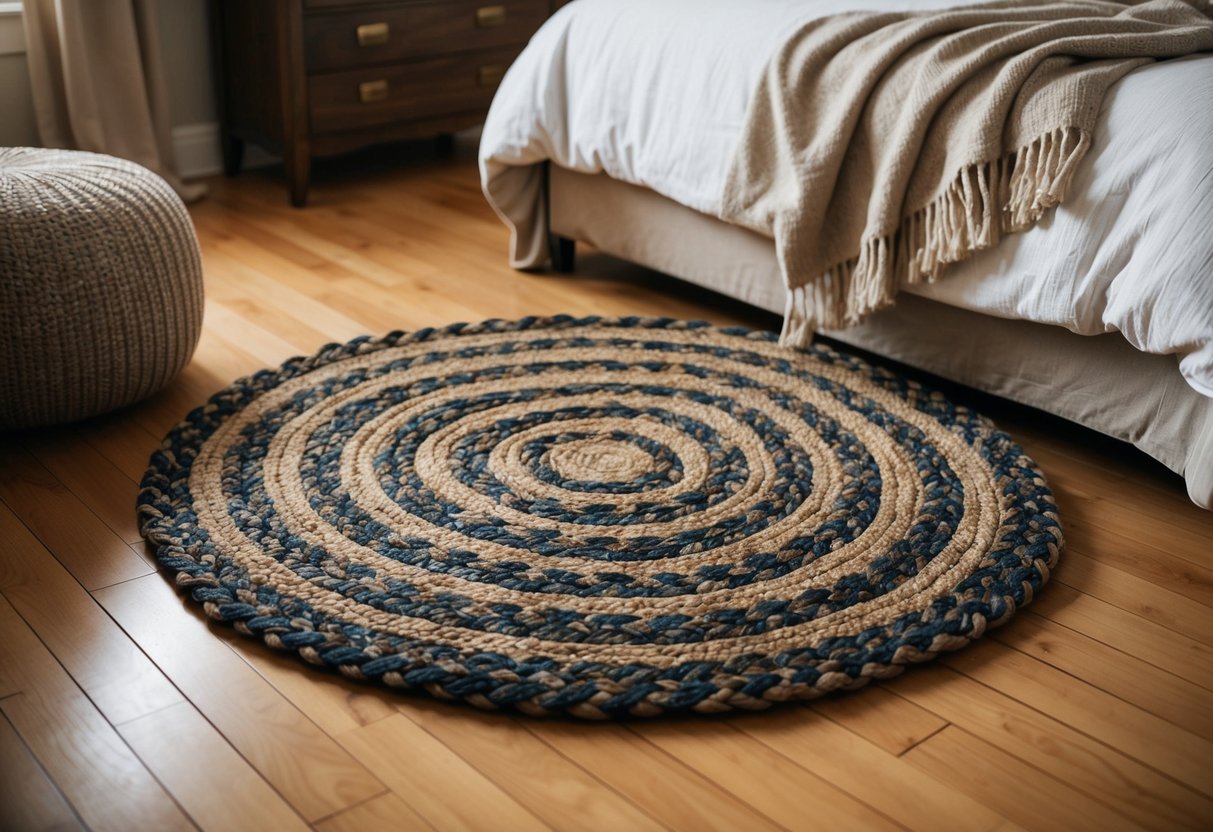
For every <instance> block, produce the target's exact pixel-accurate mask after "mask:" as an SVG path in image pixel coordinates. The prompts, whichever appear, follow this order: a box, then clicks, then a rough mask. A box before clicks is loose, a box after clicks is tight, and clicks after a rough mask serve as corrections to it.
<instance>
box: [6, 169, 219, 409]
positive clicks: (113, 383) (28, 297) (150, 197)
mask: <svg viewBox="0 0 1213 832" xmlns="http://www.w3.org/2000/svg"><path fill="white" fill-rule="evenodd" d="M201 329H202V266H201V261H200V258H199V256H198V241H197V238H196V237H195V236H194V229H193V226H192V225H191V223H190V219H189V215H188V214H187V213H186V211H185V206H184V205H182V203H181V200H180V199H179V198H178V197H177V195H176V194H175V193H174V192H173V190H172V188H170V187H169V186H168V184H167V183H166V182H165V181H164V180H163V179H161V178H160V177H159V176H156V175H155V174H154V173H152V172H151V171H149V170H147V169H145V168H142V167H140V166H138V165H135V164H132V163H130V162H126V161H123V160H121V159H114V158H112V157H109V156H102V155H99V154H95V153H82V152H75V151H66V150H42V149H36V148H3V149H0V428H14V427H29V426H34V425H48V424H54V423H58V422H67V421H72V420H74V419H81V418H84V417H86V416H92V415H95V414H98V413H102V412H105V411H107V410H112V409H114V408H117V407H121V406H123V405H126V404H130V403H131V402H135V401H138V400H139V399H142V398H144V397H146V396H148V395H150V394H152V393H153V392H155V391H156V390H158V389H159V388H161V387H163V386H164V385H165V384H167V383H168V382H169V381H170V380H171V379H172V378H173V377H174V376H176V375H177V373H178V372H180V370H181V368H182V367H184V366H185V364H186V362H187V361H189V358H190V356H191V354H192V353H193V351H194V347H195V345H196V344H197V342H198V336H199V334H200V333H201Z"/></svg>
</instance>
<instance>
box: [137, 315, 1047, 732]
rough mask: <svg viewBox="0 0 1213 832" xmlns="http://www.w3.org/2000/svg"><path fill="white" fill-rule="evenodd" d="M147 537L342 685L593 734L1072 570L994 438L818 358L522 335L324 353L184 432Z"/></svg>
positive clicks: (735, 690) (960, 637)
mask: <svg viewBox="0 0 1213 832" xmlns="http://www.w3.org/2000/svg"><path fill="white" fill-rule="evenodd" d="M139 512H140V517H141V522H142V529H143V533H144V535H145V536H146V537H147V539H148V540H149V541H150V542H151V543H152V544H153V546H154V547H155V548H156V550H157V552H158V554H159V557H160V559H161V561H162V563H163V564H164V565H165V566H167V567H168V568H170V569H172V570H174V571H176V573H177V582H178V584H179V585H181V586H183V587H188V588H189V589H190V590H191V591H192V594H193V597H194V598H195V599H196V600H197V601H199V602H201V603H202V604H203V605H204V607H205V609H206V611H207V613H208V614H209V615H210V616H212V617H213V618H217V619H220V620H224V621H230V622H232V623H234V624H235V626H236V627H237V628H238V629H239V630H241V631H242V632H245V633H248V634H252V635H256V636H259V637H261V638H263V639H265V641H266V642H268V643H269V644H271V645H273V646H274V647H279V648H285V649H289V650H296V651H298V652H299V653H300V654H301V655H302V656H303V657H304V658H305V659H307V660H308V661H310V662H313V663H315V664H319V665H324V666H327V667H331V668H336V669H338V670H340V671H341V672H342V673H344V674H345V675H347V676H351V677H354V678H358V679H373V680H381V681H382V682H385V683H387V684H389V685H393V686H397V687H404V688H419V689H424V690H427V691H429V692H430V693H432V694H434V695H437V696H440V697H444V698H453V699H462V700H465V701H467V702H470V703H472V704H474V705H478V706H481V707H489V708H497V707H512V708H517V709H519V710H522V711H525V712H527V713H535V714H544V713H553V712H568V713H571V714H574V715H576V716H582V717H594V718H601V717H607V716H615V715H645V716H648V715H654V714H659V713H666V712H672V711H678V710H688V709H689V710H695V711H701V712H714V711H724V710H728V709H731V708H745V709H758V708H763V707H766V706H767V705H769V704H771V703H773V702H779V701H784V700H789V699H802V698H811V697H815V696H818V695H821V694H823V693H826V692H828V691H831V690H835V689H839V688H855V687H859V686H861V685H863V684H865V683H866V682H867V681H868V680H869V679H872V678H885V677H889V676H893V675H895V674H897V673H899V672H900V671H901V669H902V668H903V667H904V666H905V665H906V664H909V663H913V662H919V661H923V660H926V659H929V658H931V657H932V656H934V655H935V654H936V653H939V652H940V651H943V650H953V649H956V648H959V647H962V646H964V645H965V644H967V643H968V642H969V641H970V640H972V639H975V638H977V637H979V636H980V635H981V634H982V633H983V632H985V630H986V628H988V627H990V626H994V625H997V624H1001V623H1002V622H1004V621H1006V620H1007V619H1008V618H1009V617H1010V616H1011V614H1012V613H1013V612H1014V611H1015V609H1016V608H1017V607H1019V606H1020V605H1022V604H1025V603H1028V602H1030V601H1031V600H1032V597H1033V595H1034V593H1035V592H1036V591H1037V590H1038V589H1040V587H1041V585H1042V584H1044V582H1045V581H1046V580H1047V579H1048V576H1049V570H1050V569H1051V568H1052V567H1053V566H1054V564H1055V563H1056V561H1057V557H1058V553H1059V550H1060V548H1061V545H1062V544H1061V539H1062V538H1061V530H1060V528H1059V526H1058V520H1057V514H1056V509H1055V506H1054V502H1053V498H1052V495H1051V494H1050V493H1049V490H1048V487H1047V486H1046V485H1045V482H1044V478H1043V476H1042V475H1041V473H1040V471H1039V470H1038V469H1037V468H1036V465H1035V464H1034V463H1033V462H1032V460H1031V459H1029V458H1028V457H1027V456H1025V455H1024V452H1023V451H1022V450H1021V449H1020V448H1019V447H1018V446H1017V445H1016V444H1015V443H1014V442H1013V441H1012V440H1011V438H1010V437H1008V436H1007V435H1006V434H1005V433H1002V432H1000V431H998V430H997V429H996V428H995V427H994V426H993V425H992V424H991V423H990V422H989V421H987V420H986V419H985V418H983V417H981V416H980V415H978V414H976V413H973V412H972V411H969V410H967V409H965V408H963V407H959V406H956V405H954V404H952V403H951V402H949V401H948V400H947V399H946V398H945V397H944V396H942V395H941V394H939V393H936V392H932V391H930V390H927V389H925V388H923V387H922V386H920V385H919V384H917V383H915V382H913V381H910V380H907V379H905V378H903V377H901V376H899V375H897V374H895V373H892V372H889V371H887V370H883V369H880V368H877V367H871V366H869V365H867V364H865V363H863V362H861V361H859V360H858V359H856V358H853V357H850V356H847V355H843V354H840V353H837V352H834V351H832V350H829V349H827V348H825V347H821V346H814V347H812V348H809V349H807V350H793V349H788V348H784V347H780V346H778V345H777V343H776V342H775V336H774V335H771V334H769V333H765V332H753V331H749V330H743V329H738V328H730V329H722V328H717V327H713V326H710V325H708V324H705V323H702V322H684V321H673V320H667V319H651V318H623V319H612V320H607V319H600V318H582V319H574V318H570V317H566V316H559V317H554V318H545V319H537V318H528V319H525V320H521V321H515V322H503V321H487V322H484V323H481V324H475V325H468V324H456V325H453V326H450V327H447V328H445V329H426V330H421V331H418V332H413V333H408V334H406V333H392V334H390V335H388V336H386V337H384V338H382V339H378V340H370V339H358V340H355V341H352V342H350V343H349V344H345V345H331V346H329V347H326V348H325V349H323V350H321V351H320V352H319V353H318V354H317V355H315V356H313V357H311V358H300V359H293V360H291V361H289V362H287V363H286V364H285V365H284V366H283V367H282V368H281V369H279V370H276V371H263V372H260V373H258V374H256V375H254V376H252V377H250V378H246V379H243V380H241V381H238V382H236V383H235V384H233V385H232V386H230V387H228V388H227V389H225V390H223V391H221V392H220V393H218V394H217V395H215V396H214V397H212V399H211V400H210V401H209V402H208V403H207V404H206V405H205V406H203V407H200V408H198V409H197V410H195V411H194V412H193V413H191V414H190V415H189V417H188V418H187V419H186V421H185V422H183V423H182V424H181V425H179V426H178V427H177V428H175V429H174V430H173V431H172V432H171V433H170V434H169V436H168V438H167V439H166V440H165V442H164V444H163V446H162V447H161V449H160V450H159V451H158V452H157V453H156V454H155V456H154V457H153V458H152V461H151V468H150V469H149V471H148V473H147V475H146V477H145V479H144V481H143V489H142V492H141V494H140V498H139Z"/></svg>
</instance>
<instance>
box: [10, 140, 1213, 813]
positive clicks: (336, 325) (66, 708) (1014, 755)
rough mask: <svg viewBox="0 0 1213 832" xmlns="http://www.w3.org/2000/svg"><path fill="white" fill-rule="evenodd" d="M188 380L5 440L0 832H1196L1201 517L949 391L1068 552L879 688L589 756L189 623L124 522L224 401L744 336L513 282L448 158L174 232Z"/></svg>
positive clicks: (702, 312)
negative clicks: (174, 440)
mask: <svg viewBox="0 0 1213 832" xmlns="http://www.w3.org/2000/svg"><path fill="white" fill-rule="evenodd" d="M192 214H193V217H194V220H195V223H196V224H197V228H198V234H199V237H200V239H201V243H202V250H203V257H204V262H205V269H206V289H207V306H206V315H207V317H206V327H205V332H204V334H203V338H202V342H201V344H200V345H199V347H198V351H197V354H196V356H195V358H194V361H193V363H192V364H191V365H190V366H189V367H188V368H187V369H186V371H185V372H184V373H183V374H182V376H181V377H180V379H179V380H177V381H176V382H175V383H174V384H173V385H171V386H170V387H169V388H168V389H166V390H164V391H163V392H161V393H160V394H158V395H157V396H155V397H154V398H152V399H151V400H149V401H147V402H144V403H142V404H140V405H137V406H135V407H132V408H129V409H127V410H125V411H123V412H120V413H116V414H113V415H110V416H106V417H103V418H100V419H95V420H92V421H90V422H87V423H84V424H79V425H74V426H70V427H65V428H61V429H55V430H47V431H31V432H26V433H18V434H11V435H8V436H5V437H3V438H0V765H2V766H3V774H2V776H0V828H2V829H61V828H62V829H77V828H82V827H83V828H92V829H118V830H141V829H149V830H161V829H175V828H191V827H196V828H201V829H214V830H231V829H250V830H279V829H297V828H307V827H311V828H315V829H320V830H324V832H339V830H357V832H369V830H376V829H435V830H447V829H493V830H512V829H611V830H614V829H627V830H632V829H671V830H677V829H693V830H701V829H714V828H721V829H724V828H728V829H746V830H751V829H772V830H774V829H787V830H799V829H825V828H839V829H897V828H909V829H923V830H944V829H956V830H995V829H1013V828H1024V829H1042V830H1049V829H1058V830H1079V829H1093V830H1095V829H1097V830H1116V829H1136V828H1144V829H1158V830H1173V829H1205V830H1207V829H1211V828H1213V662H1211V661H1210V657H1211V655H1213V514H1210V513H1208V512H1204V511H1201V510H1199V509H1197V508H1195V507H1193V506H1192V505H1191V504H1189V502H1188V501H1187V498H1186V497H1185V495H1184V492H1183V488H1182V484H1181V483H1180V481H1179V479H1178V478H1177V477H1175V476H1173V475H1171V474H1169V473H1168V472H1166V471H1164V470H1162V469H1161V468H1160V467H1159V466H1157V465H1154V464H1152V463H1150V462H1148V461H1146V460H1143V459H1142V458H1141V457H1140V455H1138V454H1136V453H1135V452H1133V451H1132V450H1131V449H1129V448H1127V447H1126V446H1122V445H1119V444H1117V443H1114V442H1111V441H1109V440H1105V439H1101V438H1099V437H1096V436H1094V435H1093V434H1090V433H1088V432H1085V431H1083V430H1081V429H1077V428H1074V427H1072V426H1067V425H1064V424H1062V423H1060V422H1059V421H1057V420H1053V419H1049V418H1045V417H1043V416H1040V415H1039V414H1035V413H1033V412H1031V411H1027V410H1026V409H1024V408H1019V407H1015V406H1012V405H1009V404H1006V403H999V402H997V401H993V400H991V399H989V398H988V397H983V396H979V395H977V394H975V393H973V392H972V391H966V390H963V389H956V388H950V392H951V393H952V394H953V395H954V396H956V397H959V398H961V399H963V400H965V401H967V402H969V403H976V404H977V405H978V406H980V407H982V408H984V409H985V410H986V411H987V412H989V413H990V414H991V415H993V416H994V417H995V418H996V419H998V420H999V421H1000V422H1001V424H1002V425H1003V426H1004V427H1006V428H1007V429H1009V430H1011V431H1012V432H1013V433H1014V434H1015V435H1016V436H1017V437H1019V438H1020V440H1021V441H1022V443H1023V444H1024V445H1025V446H1026V448H1027V449H1028V451H1029V452H1030V453H1031V454H1033V455H1034V456H1035V457H1036V459H1037V460H1038V461H1039V462H1040V463H1041V464H1042V465H1043V466H1044V467H1045V469H1046V471H1047V472H1048V474H1049V476H1050V479H1051V482H1052V484H1053V486H1054V489H1055V491H1056V493H1057V495H1058V502H1059V505H1060V508H1061V511H1062V517H1063V521H1064V523H1065V526H1066V533H1067V538H1068V550H1067V553H1066V555H1065V556H1064V558H1063V561H1062V563H1061V565H1060V566H1059V567H1058V569H1057V570H1056V573H1055V575H1054V582H1053V583H1052V584H1051V585H1050V586H1049V587H1048V588H1047V589H1046V591H1045V592H1044V593H1043V594H1042V595H1041V597H1040V598H1039V599H1038V601H1037V603H1035V604H1034V605H1033V606H1032V607H1031V608H1030V609H1029V610H1027V611H1025V612H1024V613H1023V614H1021V615H1019V616H1017V617H1016V619H1015V620H1014V621H1013V622H1012V623H1011V624H1010V625H1009V626H1007V627H1005V628H1003V629H1001V630H998V631H996V632H994V633H993V634H992V635H991V637H989V638H987V639H984V640H983V641H982V642H979V643H978V644H976V645H974V646H973V647H971V648H969V649H967V650H965V651H963V652H961V653H958V654H954V655H952V656H949V657H947V658H946V659H944V660H942V661H940V662H937V663H935V664H933V665H930V666H926V667H921V668H915V669H913V670H912V671H911V672H908V673H906V674H905V675H904V676H902V677H901V678H899V679H896V680H893V681H891V682H889V683H887V684H881V685H873V686H871V687H870V688H868V689H866V690H864V691H861V692H859V693H856V694H852V695H846V696H840V697H837V698H834V699H830V700H827V701H823V702H819V703H816V704H813V705H810V706H791V707H785V708H782V709H777V710H776V711H774V712H769V713H766V714H756V715H747V716H741V717H733V718H727V719H702V718H700V719H672V720H665V721H658V722H637V723H628V724H610V725H592V724H580V723H569V722H564V721H555V720H553V721H535V720H531V719H526V718H521V717H516V716H512V715H491V714H483V713H479V712H476V711H473V710H471V709H468V708H463V707H458V706H452V705H446V704H440V703H437V702H433V701H429V700H426V699H423V698H419V697H411V696H404V695H399V694H396V693H392V692H388V691H382V690H379V689H377V688H373V687H367V686H360V685H357V684H353V683H349V682H346V681H343V680H342V679H341V678H339V677H336V676H333V675H326V674H324V673H322V672H318V671H316V670H314V669H310V668H307V667H305V666H303V665H302V664H300V663H299V662H297V661H296V660H295V659H293V658H291V657H284V656H281V655H278V654H275V653H273V652H271V651H270V650H268V649H267V648H265V647H263V646H262V645H261V644H259V643H256V642H253V641H251V640H247V639H244V638H242V637H239V636H238V635H236V634H235V633H234V632H232V631H231V630H229V629H225V628H223V627H218V626H214V625H212V624H211V623H209V622H207V621H206V620H205V619H204V618H203V617H202V616H200V615H199V613H198V611H197V610H196V609H195V608H194V607H193V606H187V605H186V604H185V603H184V602H183V600H182V598H181V597H180V596H178V594H177V593H176V592H175V591H174V589H173V588H172V585H171V583H170V582H169V581H167V580H165V578H164V577H163V576H162V575H160V574H158V573H157V571H156V567H155V565H154V563H153V561H152V559H151V557H150V555H149V553H148V552H147V551H146V550H145V549H144V547H143V545H142V544H141V542H140V539H139V534H138V530H137V528H136V527H135V523H134V512H133V505H134V501H135V494H136V483H137V481H138V480H139V478H140V477H141V475H142V472H143V468H144V465H145V463H146V460H147V457H148V455H149V453H150V452H151V450H152V449H153V447H154V446H155V445H156V444H157V442H158V440H159V438H160V437H161V436H162V435H163V434H164V433H165V432H166V431H167V430H168V429H169V428H170V427H172V425H173V424H174V423H175V422H176V421H177V420H178V419H179V418H180V417H181V416H183V415H184V414H185V413H186V412H187V411H188V410H189V409H190V408H192V407H193V406H194V405H196V404H197V403H199V402H200V401H202V400H203V398H204V397H205V396H207V395H209V394H210V393H212V392H214V391H215V390H216V389H218V388H219V387H221V386H223V385H224V384H226V383H227V382H228V381H230V380H232V379H234V378H236V377H237V376H241V375H244V374H247V373H249V372H252V371H254V370H256V369H258V368H260V367H263V366H267V365H276V364H278V363H279V362H281V361H283V360H284V359H286V358H288V357H289V356H292V355H295V354H300V353H310V352H313V351H314V350H316V349H317V348H318V347H319V346H321V345H322V344H324V343H326V342H330V341H342V340H346V339H349V338H352V337H354V336H357V335H361V334H364V333H381V332H384V331H387V330H391V329H410V328H416V327H422V326H429V325H439V324H444V323H448V322H451V321H455V320H475V319H481V318H485V317H519V316H523V315H528V314H547V313H555V312H567V313H572V314H587V313H602V314H631V313H639V314H662V315H673V316H680V317H696V318H707V319H709V320H713V321H717V322H728V323H742V324H747V325H751V326H763V327H768V328H769V327H773V326H776V325H777V321H775V320H774V319H773V318H772V317H771V316H770V315H767V314H764V313H761V312H757V311H755V310H751V309H747V308H745V307H742V306H740V305H739V304H737V303H735V302H732V301H729V300H726V299H723V298H720V297H717V296H714V295H711V294H709V293H706V292H701V291H697V290H692V289H689V288H687V287H685V286H683V285H682V284H679V283H678V282H677V281H674V280H671V279H669V278H664V277H662V276H660V275H655V274H653V273H651V272H647V271H645V270H643V269H639V268H636V267H633V266H629V265H626V264H623V263H620V262H618V261H614V260H611V259H609V258H606V257H603V256H600V255H594V254H593V253H589V254H586V255H583V256H582V258H581V261H580V264H579V269H578V274H577V276H575V277H557V276H552V275H542V274H534V275H530V274H520V273H516V272H514V271H512V270H510V269H509V268H508V267H507V265H506V262H505V244H506V232H505V230H504V229H503V227H502V226H501V225H500V224H499V223H498V221H497V219H496V218H495V217H494V215H493V214H492V212H491V211H490V209H489V208H488V206H487V205H486V204H485V203H484V201H483V198H482V197H481V195H480V191H479V186H478V182H477V176H476V169H475V163H474V159H473V156H472V150H471V149H470V148H468V147H461V148H460V149H459V150H458V151H457V153H456V155H455V156H454V157H453V158H435V157H433V155H432V154H431V153H430V151H429V149H428V147H421V146H406V147H402V148H393V149H391V150H388V151H384V152H379V153H373V154H367V155H363V156H360V157H357V158H355V159H354V160H352V161H348V162H339V163H330V164H326V165H323V166H321V168H320V170H319V172H318V174H317V184H316V188H315V191H314V195H313V203H312V205H311V207H309V208H308V209H306V210H304V211H296V210H292V209H290V208H289V207H287V205H286V196H285V191H284V189H283V187H282V185H281V183H280V181H279V180H278V178H277V173H276V172H275V171H273V170H269V171H253V172H249V173H246V174H244V175H243V176H241V177H240V178H238V179H234V180H216V181H215V182H214V183H212V194H211V196H210V198H209V199H207V200H206V201H204V202H202V203H200V204H199V205H197V206H195V207H194V208H193V209H192Z"/></svg>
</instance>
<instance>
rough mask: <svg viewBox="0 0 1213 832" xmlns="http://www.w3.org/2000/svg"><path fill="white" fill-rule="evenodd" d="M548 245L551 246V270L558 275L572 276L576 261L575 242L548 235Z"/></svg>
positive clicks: (556, 235)
mask: <svg viewBox="0 0 1213 832" xmlns="http://www.w3.org/2000/svg"><path fill="white" fill-rule="evenodd" d="M548 244H549V245H550V246H551V255H552V269H553V270H554V271H556V272H559V273H560V274H572V272H573V268H574V266H575V265H576V263H575V261H576V259H577V241H576V240H570V239H569V238H568V237H561V236H560V235H559V234H549V235H548Z"/></svg>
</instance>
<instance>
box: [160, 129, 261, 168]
mask: <svg viewBox="0 0 1213 832" xmlns="http://www.w3.org/2000/svg"><path fill="white" fill-rule="evenodd" d="M173 155H174V156H175V157H176V159H177V171H178V173H180V174H181V178H182V179H196V178H198V177H201V176H214V175H215V174H218V173H222V172H223V153H222V151H221V150H220V147H219V125H218V124H215V123H213V122H207V123H203V124H183V125H181V126H180V127H174V128H173ZM281 161H282V160H281V159H280V158H279V157H277V156H275V155H273V154H272V153H268V152H266V151H264V150H262V149H261V148H259V147H257V146H256V145H248V146H246V147H245V149H244V166H245V167H246V168H260V167H265V166H267V165H276V164H278V163H279V162H281Z"/></svg>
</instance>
